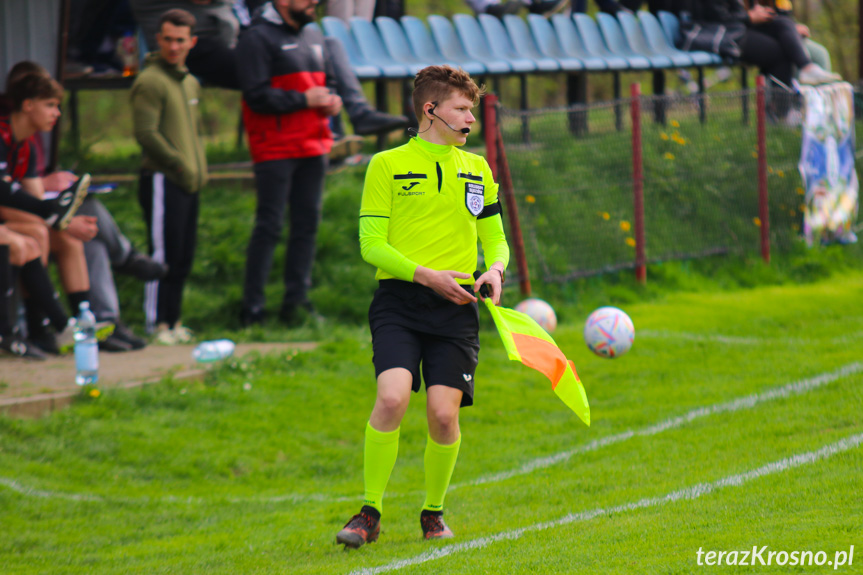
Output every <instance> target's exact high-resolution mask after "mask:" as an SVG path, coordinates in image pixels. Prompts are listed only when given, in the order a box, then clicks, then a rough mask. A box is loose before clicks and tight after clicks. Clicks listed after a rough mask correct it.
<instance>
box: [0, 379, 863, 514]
mask: <svg viewBox="0 0 863 575" xmlns="http://www.w3.org/2000/svg"><path fill="white" fill-rule="evenodd" d="M861 372H863V362H854V363H849V364H847V365H844V366H842V367H840V368H839V369H837V370H835V371H830V372H827V373H822V374H820V375H816V376H813V377H811V378H809V379H802V380H800V381H796V382H793V383H789V384H786V385H783V386H781V387H775V388H773V389H769V390H767V391H764V392H761V393H754V394H752V395H747V396H745V397H740V398H738V399H733V400H731V401H727V402H725V403H717V404H714V405H709V406H706V407H699V408H697V409H693V410H692V411H690V412H688V413H685V414H683V415H680V416H678V417H673V418H670V419H666V420H664V421H660V422H659V423H656V424H654V425H651V426H650V427H646V428H643V429H638V430H627V431H623V432H621V433H617V434H615V435H609V436H607V437H603V438H600V439H595V440H594V441H591V442H590V443H586V444H585V445H581V446H579V447H576V448H574V449H569V450H567V451H561V452H560V453H555V454H552V455H547V456H545V457H540V458H537V459H534V460H531V461H528V462H527V463H524V464H522V465H521V466H520V467H518V468H516V469H511V470H509V471H501V472H499V473H494V474H491V475H486V476H483V477H478V478H477V479H473V480H471V481H466V482H464V483H454V484H452V485H450V488H449V491H453V490H455V489H461V488H464V487H472V486H477V485H485V484H489V483H497V482H500V481H506V480H507V479H512V478H513V477H517V476H520V475H527V474H528V473H532V472H534V471H536V470H537V469H545V468H547V467H551V466H553V465H558V464H561V463H565V462H567V461H569V459H570V458H571V457H572V456H573V455H576V454H579V453H587V452H588V451H596V450H598V449H602V448H603V447H608V446H609V445H614V444H615V443H621V442H623V441H626V440H628V439H632V438H633V437H649V436H651V435H657V434H659V433H662V432H663V431H667V430H669V429H675V428H678V427H683V426H684V425H686V424H687V423H690V422H691V421H694V420H696V419H700V418H702V417H707V416H708V415H714V414H717V413H732V412H735V411H741V410H744V409H751V408H753V407H755V406H756V405H758V404H759V403H765V402H767V401H772V400H774V399H782V398H785V397H790V396H791V395H800V394H804V393H807V392H809V391H812V390H814V389H817V388H819V387H823V386H825V385H827V384H830V383H832V382H834V381H836V380H838V379H842V378H843V377H847V376H849V375H854V374H857V373H861ZM0 485H3V486H6V487H8V488H9V489H12V490H13V491H16V492H18V493H20V494H22V495H31V496H34V497H45V498H55V499H70V500H74V501H114V502H127V503H154V502H159V501H164V502H179V503H188V504H191V503H202V504H203V503H207V502H215V501H225V502H227V503H249V502H255V503H283V502H292V503H309V502H318V503H339V502H349V501H357V500H358V499H359V498H361V496H360V495H359V494H358V495H341V496H332V495H324V494H321V493H286V494H283V495H274V496H270V497H266V496H264V497H260V496H255V497H226V498H223V499H222V498H206V499H205V498H200V497H177V496H166V497H161V498H159V497H142V498H122V497H100V496H97V495H85V494H83V495H79V494H75V493H63V492H56V491H42V490H39V489H33V488H29V487H25V486H22V485H21V484H20V483H18V482H17V481H15V480H14V479H10V478H5V477H0ZM416 493H420V492H419V491H417V492H409V493H388V494H387V497H390V498H392V497H407V496H412V495H415V494H416Z"/></svg>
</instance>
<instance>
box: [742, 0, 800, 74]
mask: <svg viewBox="0 0 863 575" xmlns="http://www.w3.org/2000/svg"><path fill="white" fill-rule="evenodd" d="M740 50H741V55H740V59H741V60H743V61H744V62H749V63H750V64H754V65H755V66H758V67H759V68H760V69H761V72H762V73H764V74H765V75H770V76H774V77H775V78H776V79H777V80H779V81H780V82H782V83H783V84H785V85H786V86H790V85H791V79H792V78H793V71H794V66H797V67H798V68H803V67H804V66H806V65H807V64H809V63H810V62H811V61H812V60H810V59H809V54H808V52H806V48H805V47H804V46H803V39H802V38H801V37H800V34H799V33H798V32H797V28H796V26H795V24H794V20H792V19H791V18H789V17H788V16H781V15H780V16H776V17H775V18H773V20H771V21H770V22H767V23H765V24H759V25H757V26H751V27H749V28H747V29H746V34H744V36H743V40H742V41H741V42H740Z"/></svg>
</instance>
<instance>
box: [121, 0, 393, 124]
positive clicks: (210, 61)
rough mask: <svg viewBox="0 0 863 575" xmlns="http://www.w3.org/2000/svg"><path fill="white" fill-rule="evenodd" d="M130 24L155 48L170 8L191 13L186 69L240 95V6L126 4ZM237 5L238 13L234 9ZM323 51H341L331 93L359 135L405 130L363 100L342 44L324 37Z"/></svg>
mask: <svg viewBox="0 0 863 575" xmlns="http://www.w3.org/2000/svg"><path fill="white" fill-rule="evenodd" d="M131 5H132V11H133V12H134V14H135V19H136V20H137V21H138V24H139V25H140V26H141V29H142V31H143V32H144V36H145V38H146V42H147V45H148V46H149V47H151V48H153V47H155V46H156V32H157V31H158V25H159V17H160V16H161V15H162V14H163V13H164V12H165V11H166V10H169V9H171V8H183V9H184V10H187V11H188V12H189V13H191V14H192V15H193V16H194V17H195V20H196V22H197V23H198V24H197V27H196V28H195V34H196V35H197V37H198V42H197V44H196V46H195V47H194V48H193V49H192V50H191V51H190V52H189V57H188V59H187V60H186V66H187V67H188V68H189V71H190V72H192V74H194V75H195V76H197V77H198V78H199V79H200V80H201V81H202V83H203V84H205V85H210V86H218V87H220V88H226V89H229V90H239V89H240V84H239V80H238V77H239V76H238V69H239V63H238V61H237V55H236V51H235V47H236V44H237V38H238V34H239V31H240V29H241V27H245V26H247V25H248V24H249V22H250V18H249V14H248V11H246V10H244V8H245V4H243V2H241V1H239V0H238V1H233V2H231V1H229V0H131ZM234 6H237V7H238V10H237V12H234V10H233V7H234ZM326 42H327V48H331V46H332V45H333V44H338V46H339V47H340V48H341V49H340V50H333V49H330V54H331V55H332V58H331V60H332V65H333V69H334V75H335V77H336V86H335V88H336V92H337V93H338V94H339V96H341V98H342V101H343V103H344V107H345V112H346V113H347V114H348V118H349V119H350V121H351V124H352V125H353V127H354V133H355V134H357V135H358V136H367V135H372V134H382V133H386V132H391V131H393V130H398V129H401V128H405V127H407V125H408V119H407V118H406V117H404V116H393V115H390V114H386V113H383V112H380V111H378V110H375V109H374V108H373V107H372V106H371V105H370V104H369V103H368V100H366V97H365V95H364V94H363V92H362V89H361V88H360V87H359V86H360V83H359V80H358V79H357V77H356V74H354V71H353V69H352V68H351V65H350V62H349V61H348V58H347V53H346V52H345V50H344V48H343V47H341V43H340V42H339V41H338V40H336V39H333V38H327V39H326Z"/></svg>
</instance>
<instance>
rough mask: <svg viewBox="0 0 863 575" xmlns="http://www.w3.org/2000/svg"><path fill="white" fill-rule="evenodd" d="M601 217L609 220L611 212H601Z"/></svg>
mask: <svg viewBox="0 0 863 575" xmlns="http://www.w3.org/2000/svg"><path fill="white" fill-rule="evenodd" d="M602 219H603V220H606V221H608V220H610V219H611V214H609V213H608V212H602Z"/></svg>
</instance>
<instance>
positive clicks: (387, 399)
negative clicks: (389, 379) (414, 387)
mask: <svg viewBox="0 0 863 575" xmlns="http://www.w3.org/2000/svg"><path fill="white" fill-rule="evenodd" d="M409 394H410V391H408V393H407V394H405V393H404V392H403V391H402V390H400V389H393V388H389V389H381V390H378V397H377V406H376V407H377V408H378V409H379V410H380V411H381V413H382V414H383V415H386V416H387V417H389V418H392V417H400V416H401V414H403V413H404V412H405V411H406V410H407V408H408V402H409V401H410V395H409Z"/></svg>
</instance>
